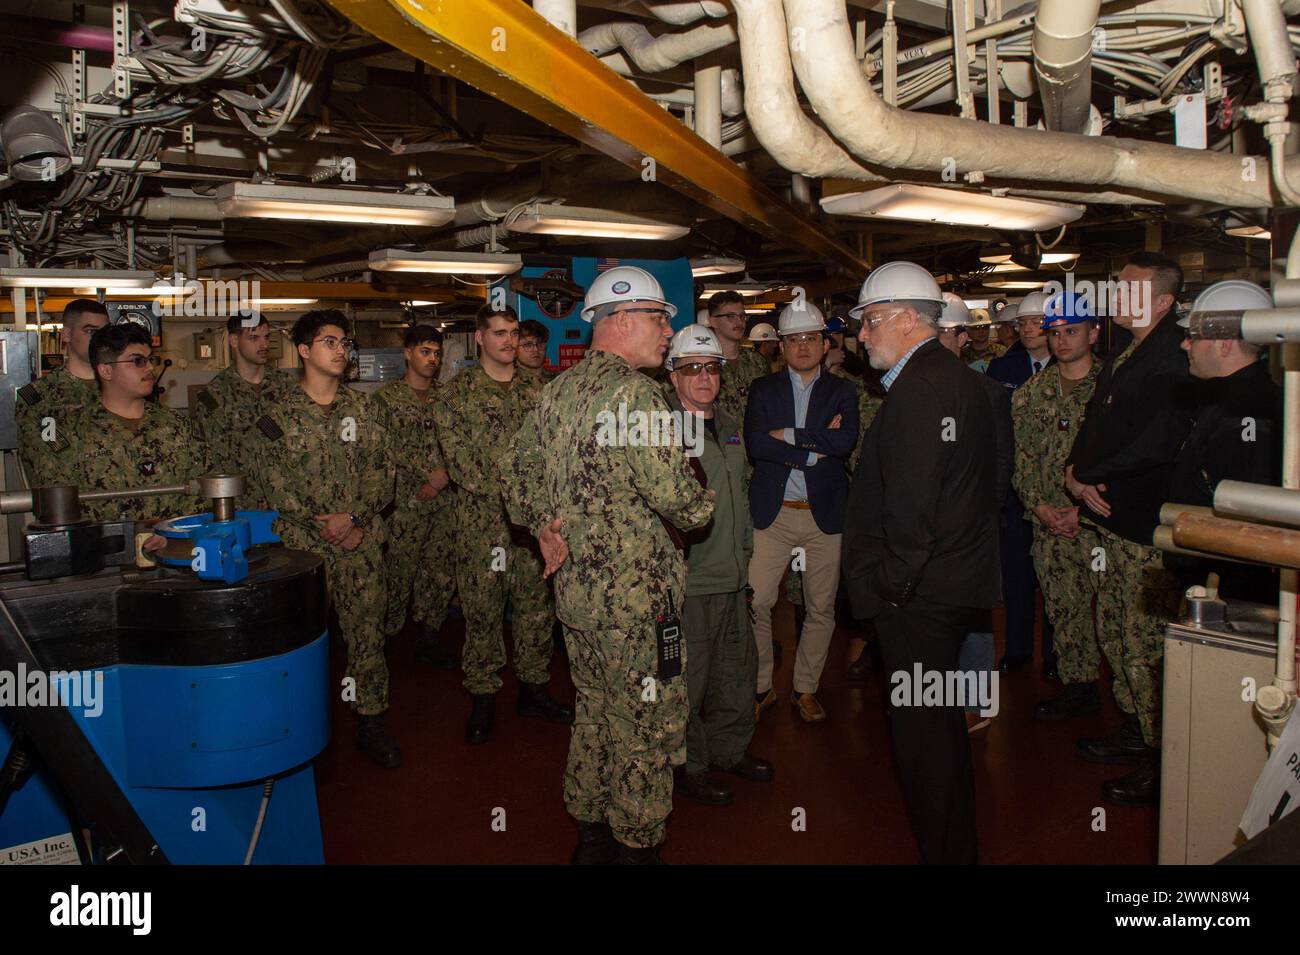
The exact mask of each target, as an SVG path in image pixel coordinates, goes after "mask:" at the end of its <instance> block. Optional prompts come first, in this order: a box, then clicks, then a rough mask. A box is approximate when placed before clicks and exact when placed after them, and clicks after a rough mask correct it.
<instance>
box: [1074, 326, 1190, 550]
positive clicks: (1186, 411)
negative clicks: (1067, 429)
mask: <svg viewBox="0 0 1300 955" xmlns="http://www.w3.org/2000/svg"><path fill="white" fill-rule="evenodd" d="M1182 343H1183V330H1182V329H1181V328H1179V327H1178V324H1177V320H1176V316H1174V315H1173V314H1172V313H1171V314H1169V315H1166V316H1165V317H1164V318H1163V319H1162V320H1161V321H1160V323H1159V324H1157V325H1156V327H1155V328H1153V329H1152V330H1151V333H1150V334H1149V335H1147V337H1146V338H1145V339H1143V340H1142V343H1141V344H1140V345H1138V346H1137V348H1136V349H1134V351H1133V354H1132V355H1130V356H1129V357H1128V359H1127V360H1126V361H1125V362H1124V363H1123V364H1122V365H1120V367H1119V370H1118V371H1116V370H1115V357H1118V356H1115V357H1111V358H1107V359H1106V363H1105V365H1103V366H1102V369H1101V374H1100V375H1098V376H1097V389H1096V391H1094V392H1093V395H1092V398H1091V399H1090V400H1089V401H1088V406H1087V408H1085V409H1084V418H1083V423H1082V424H1081V425H1080V426H1079V434H1078V436H1076V437H1075V439H1074V447H1073V448H1071V450H1070V456H1069V458H1068V459H1067V460H1066V463H1067V464H1073V465H1074V477H1075V480H1077V481H1080V482H1082V483H1083V484H1104V485H1106V490H1104V491H1102V492H1101V496H1102V497H1103V498H1105V499H1106V503H1107V504H1109V505H1110V512H1111V513H1110V517H1102V516H1101V515H1100V514H1097V513H1096V512H1094V511H1093V510H1092V509H1091V508H1089V507H1088V506H1087V505H1086V504H1082V503H1080V510H1079V517H1080V518H1081V519H1083V520H1085V521H1089V522H1091V523H1094V524H1099V525H1101V526H1102V527H1105V528H1107V529H1109V530H1110V531H1112V532H1113V533H1115V534H1118V535H1119V536H1121V537H1125V538H1128V539H1129V540H1131V541H1135V542H1136V543H1139V544H1146V545H1147V546H1148V547H1149V546H1150V545H1151V535H1152V533H1153V532H1154V531H1155V529H1156V525H1157V524H1158V523H1159V522H1160V505H1161V504H1162V503H1164V501H1165V495H1166V492H1167V491H1168V488H1169V478H1170V475H1171V474H1172V471H1173V464H1174V458H1175V457H1176V456H1177V454H1178V449H1179V448H1180V447H1181V446H1182V443H1183V439H1184V438H1186V437H1187V432H1188V431H1189V430H1191V423H1192V415H1193V413H1194V409H1195V400H1194V392H1193V388H1192V378H1191V375H1190V374H1189V373H1188V370H1187V356H1186V355H1185V354H1184V353H1183V350H1182Z"/></svg>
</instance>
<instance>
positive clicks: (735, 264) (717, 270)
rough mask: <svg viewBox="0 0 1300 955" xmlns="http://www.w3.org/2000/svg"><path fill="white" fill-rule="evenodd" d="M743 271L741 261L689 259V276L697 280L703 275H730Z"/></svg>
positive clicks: (743, 264)
mask: <svg viewBox="0 0 1300 955" xmlns="http://www.w3.org/2000/svg"><path fill="white" fill-rule="evenodd" d="M743 271H745V262H744V260H743V259H719V258H714V257H710V258H707V259H691V275H693V276H695V277H696V278H697V279H698V278H701V277H703V276H705V275H731V274H732V273H733V272H743Z"/></svg>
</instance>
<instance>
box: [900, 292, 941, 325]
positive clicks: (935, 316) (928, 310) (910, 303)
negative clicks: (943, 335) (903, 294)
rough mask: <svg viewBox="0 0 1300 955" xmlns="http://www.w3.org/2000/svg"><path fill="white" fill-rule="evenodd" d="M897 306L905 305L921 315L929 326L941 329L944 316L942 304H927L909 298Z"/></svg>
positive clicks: (902, 300)
mask: <svg viewBox="0 0 1300 955" xmlns="http://www.w3.org/2000/svg"><path fill="white" fill-rule="evenodd" d="M895 304H898V305H905V306H906V307H908V308H910V309H912V310H913V311H915V312H916V314H917V315H919V316H920V317H921V318H922V319H923V320H924V321H925V323H926V324H927V325H930V326H931V327H933V328H935V329H936V330H937V329H938V327H939V318H940V316H942V315H943V303H942V302H925V301H921V300H919V299H913V298H907V299H899V300H898V301H897V302H896V303H895Z"/></svg>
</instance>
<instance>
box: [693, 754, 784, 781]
mask: <svg viewBox="0 0 1300 955" xmlns="http://www.w3.org/2000/svg"><path fill="white" fill-rule="evenodd" d="M709 768H710V769H711V770H713V771H714V772H715V773H731V774H732V775H733V776H739V777H740V778H741V779H748V780H749V781H750V782H751V783H770V782H771V781H772V777H773V776H775V775H776V770H775V769H773V768H772V764H771V763H769V762H768V761H767V760H765V759H760V758H759V757H757V756H754V755H752V754H750V753H746V754H745V755H744V756H742V757H740V759H738V760H736V761H735V762H734V763H732V764H731V765H730V766H710V767H709Z"/></svg>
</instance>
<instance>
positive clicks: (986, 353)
mask: <svg viewBox="0 0 1300 955" xmlns="http://www.w3.org/2000/svg"><path fill="white" fill-rule="evenodd" d="M1006 353H1007V348H1006V346H1005V345H1002V344H999V343H998V342H997V341H996V340H995V339H994V338H993V333H992V332H990V333H989V342H988V344H987V345H985V346H984V350H983V351H976V350H975V346H974V345H972V344H971V343H970V342H967V343H966V344H965V345H964V346H963V347H962V350H961V360H962V361H964V362H965V363H966V364H967V365H968V366H969V367H971V368H974V369H975V370H976V371H978V372H979V373H980V374H981V375H982V374H985V373H986V372H987V371H988V370H989V362H991V361H992V360H993V359H994V358H1001V357H1002V356H1003V355H1005V354H1006Z"/></svg>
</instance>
